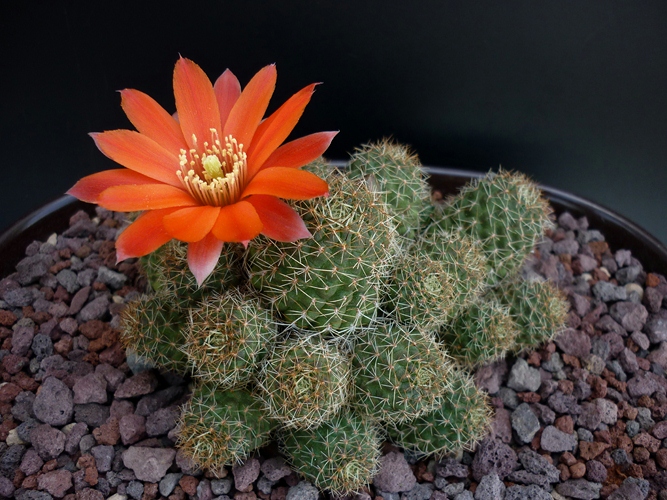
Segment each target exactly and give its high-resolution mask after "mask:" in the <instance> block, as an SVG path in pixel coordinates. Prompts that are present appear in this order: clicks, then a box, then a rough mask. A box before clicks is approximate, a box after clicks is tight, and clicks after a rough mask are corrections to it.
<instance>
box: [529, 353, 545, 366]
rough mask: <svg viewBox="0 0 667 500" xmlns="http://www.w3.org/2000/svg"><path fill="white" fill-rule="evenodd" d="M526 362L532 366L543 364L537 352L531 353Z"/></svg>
mask: <svg viewBox="0 0 667 500" xmlns="http://www.w3.org/2000/svg"><path fill="white" fill-rule="evenodd" d="M526 361H527V362H528V364H529V365H532V366H540V365H541V364H542V358H541V357H540V355H539V353H538V352H537V351H533V352H531V353H530V355H529V356H528V359H526Z"/></svg>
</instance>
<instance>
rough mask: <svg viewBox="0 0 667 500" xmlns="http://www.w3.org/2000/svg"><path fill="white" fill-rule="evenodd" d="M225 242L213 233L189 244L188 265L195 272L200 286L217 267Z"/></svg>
mask: <svg viewBox="0 0 667 500" xmlns="http://www.w3.org/2000/svg"><path fill="white" fill-rule="evenodd" d="M222 245H224V243H223V242H222V241H220V240H218V239H217V238H216V237H215V236H213V235H212V234H211V233H209V234H208V236H206V237H205V238H204V239H202V240H200V241H196V242H194V243H190V244H189V245H188V267H190V271H192V274H194V276H195V279H196V280H197V284H198V285H199V286H201V285H202V283H204V280H206V278H208V277H209V275H210V274H211V273H212V272H213V269H215V266H216V264H217V263H218V259H219V258H220V252H222Z"/></svg>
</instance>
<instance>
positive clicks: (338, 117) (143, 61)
mask: <svg viewBox="0 0 667 500" xmlns="http://www.w3.org/2000/svg"><path fill="white" fill-rule="evenodd" d="M0 4H1V5H0V47H1V48H2V56H1V57H2V59H1V61H2V62H1V65H0V68H1V69H0V91H1V92H0V96H1V98H0V103H1V104H0V152H1V156H0V168H1V169H2V178H1V180H0V230H2V229H4V228H6V227H7V226H9V225H10V224H11V223H12V222H13V221H15V220H17V219H18V218H19V217H21V216H23V215H25V214H26V213H28V212H29V211H32V210H33V209H35V208H37V207H39V206H40V205H42V204H43V203H44V202H46V201H49V200H50V199H52V198H54V197H57V196H59V195H60V194H61V193H63V192H64V191H66V190H67V189H68V188H69V187H71V186H72V185H73V184H74V183H75V182H76V180H77V179H79V178H80V177H82V176H84V175H87V174H90V173H93V172H96V171H99V170H103V169H106V168H112V167H113V165H114V164H113V163H112V162H110V161H109V160H107V159H106V158H105V157H104V156H103V155H102V154H101V153H99V152H98V151H97V149H96V148H95V146H94V144H93V141H92V140H91V139H90V138H89V137H87V135H86V134H87V132H90V131H102V130H109V129H115V128H128V127H129V123H128V122H127V120H126V119H125V117H124V114H123V112H122V111H121V109H120V106H119V103H120V97H119V95H118V94H117V93H116V92H115V91H116V90H118V89H123V88H137V89H139V90H142V91H144V92H146V93H148V94H149V95H151V96H153V97H154V98H155V99H157V101H158V102H160V103H161V104H163V105H164V106H165V107H166V108H167V109H169V110H170V111H171V110H173V96H172V88H171V75H172V70H173V65H174V63H175V61H176V59H177V58H178V55H179V54H182V55H183V56H185V57H188V58H191V59H193V60H194V61H195V62H197V63H198V64H199V65H200V66H201V67H202V68H203V69H204V70H205V71H206V72H207V73H208V75H209V76H210V77H211V78H212V79H214V78H216V77H217V76H218V75H219V74H220V73H221V72H222V71H223V70H224V69H225V68H226V67H229V68H231V69H232V70H233V71H234V72H235V73H236V75H237V76H238V77H239V79H240V80H241V83H242V84H243V85H245V83H246V82H247V81H248V79H249V78H250V77H251V76H252V75H253V74H254V73H255V72H256V71H257V70H258V69H259V68H260V67H262V66H264V65H265V64H268V63H271V62H275V63H277V67H278V75H279V78H278V86H277V90H276V94H275V97H274V100H273V101H272V107H271V108H270V111H271V110H273V109H275V107H277V105H278V104H280V103H282V102H283V101H284V100H285V99H286V98H287V97H289V96H290V95H291V94H292V93H294V92H296V91H297V90H299V89H300V88H302V87H303V86H305V85H307V84H309V83H311V82H314V81H323V82H324V85H322V86H320V87H319V88H318V90H317V93H316V95H315V96H314V98H313V100H312V101H311V104H310V105H309V107H308V108H307V110H306V112H305V114H304V117H303V119H302V121H301V122H300V124H299V126H298V127H297V129H296V131H295V135H304V134H308V133H312V132H316V131H321V130H337V129H340V130H341V133H340V134H339V135H338V137H337V138H336V139H335V140H334V143H333V145H332V147H331V148H330V149H329V152H328V154H327V156H328V157H330V158H341V159H342V158H345V157H346V156H347V154H348V153H349V152H351V151H352V150H353V149H354V147H355V146H357V145H359V144H361V143H363V142H365V141H369V140H373V139H380V138H382V137H383V136H386V135H392V136H393V137H394V138H396V139H397V140H399V141H401V142H405V143H408V144H410V145H412V146H413V148H414V149H415V150H416V151H417V152H418V153H419V156H420V157H421V159H422V161H423V163H425V164H430V165H446V166H456V167H463V168H468V169H473V170H479V171H485V170H488V169H489V168H493V167H497V166H498V165H502V166H503V167H505V168H508V169H516V170H521V171H523V172H526V173H528V174H529V175H531V176H532V177H533V178H534V179H535V180H537V181H539V182H541V183H544V184H548V185H551V186H553V187H557V188H561V189H564V190H568V191H571V192H574V193H575V194H579V195H582V196H584V197H587V198H589V199H592V200H594V201H597V202H599V203H601V204H603V205H605V206H608V207H610V208H612V209H613V210H615V211H617V212H619V213H621V214H623V215H625V216H627V217H628V218H630V219H631V220H633V221H635V222H637V223H639V224H640V225H641V226H643V227H645V228H646V229H648V230H649V231H650V232H651V233H653V234H654V235H655V236H656V237H658V238H659V239H661V240H662V241H663V242H667V216H666V213H665V211H666V209H667V199H666V197H665V190H666V189H667V29H666V27H665V22H666V20H667V2H664V1H662V0H656V1H641V2H637V1H634V0H628V1H613V0H605V1H602V0H601V1H595V2H593V1H587V0H576V1H557V2H554V1H552V0H548V1H536V0H527V1H500V2H499V1H497V0H488V1H457V2H454V1H443V0H434V1H415V0H412V1H405V0H404V1H401V2H392V1H372V2H368V1H361V0H358V1H355V2H352V1H330V2H324V1H317V0H309V1H296V0H282V1H274V2H269V1H247V0H246V1H240V0H239V1H237V0H217V1H210V2H197V1H190V2H188V1H182V2H167V1H156V2H147V1H146V2H140V1H138V0H134V1H124V0H114V1H113V2H110V1H95V2H91V1H61V0H51V1H35V0H21V1H16V0H13V1H2V2H0Z"/></svg>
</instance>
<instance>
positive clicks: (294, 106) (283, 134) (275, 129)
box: [247, 83, 317, 176]
mask: <svg viewBox="0 0 667 500" xmlns="http://www.w3.org/2000/svg"><path fill="white" fill-rule="evenodd" d="M316 85H317V84H316V83H313V84H312V85H308V86H307V87H306V88H304V89H302V90H300V91H299V92H297V93H296V94H294V95H293V96H292V97H290V98H289V99H288V100H287V101H286V102H285V104H283V105H282V106H280V108H278V109H277V110H276V111H275V112H274V113H273V114H272V115H271V116H269V117H268V118H267V119H266V120H264V121H263V122H262V123H260V124H259V126H258V127H257V131H256V132H255V135H254V136H253V138H252V145H251V146H250V148H249V149H248V151H247V153H248V172H249V174H250V176H252V175H254V174H255V172H257V170H259V168H260V167H261V166H262V164H263V163H264V162H265V161H266V159H267V158H268V157H269V156H271V153H273V152H274V151H275V150H276V149H277V148H278V146H280V145H281V144H282V143H283V141H284V140H285V139H287V136H288V135H290V133H291V132H292V130H293V129H294V126H295V125H296V124H297V122H298V121H299V118H301V115H302V114H303V110H304V109H305V108H306V106H307V105H308V102H310V98H311V96H312V95H313V92H315V86H316Z"/></svg>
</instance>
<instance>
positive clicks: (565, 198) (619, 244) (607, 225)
mask: <svg viewBox="0 0 667 500" xmlns="http://www.w3.org/2000/svg"><path fill="white" fill-rule="evenodd" d="M426 171H427V172H428V174H429V175H430V176H431V177H430V182H431V184H432V186H433V188H434V189H437V190H439V191H441V192H442V193H443V194H445V195H446V194H450V193H454V192H456V190H457V189H458V188H460V187H461V186H463V185H464V184H465V183H466V182H468V181H469V180H470V179H474V178H481V177H482V176H483V175H484V174H482V173H479V172H472V171H469V170H460V169H452V168H443V167H426ZM540 188H541V189H542V190H543V192H544V193H545V195H546V196H547V198H548V199H549V201H550V202H551V205H552V206H553V208H554V210H555V211H556V215H558V214H560V213H562V212H564V211H568V212H570V213H571V214H572V215H573V216H575V217H582V216H586V217H587V218H588V221H589V223H590V225H591V227H594V228H596V229H598V230H600V231H601V232H602V233H603V234H604V235H605V238H606V240H607V241H608V242H609V244H610V246H611V247H612V248H627V249H628V250H631V251H632V254H633V255H634V256H635V257H636V258H638V259H639V260H640V261H641V262H642V263H643V265H644V268H645V269H647V270H649V271H652V272H656V273H660V274H663V275H667V247H666V246H665V245H663V244H662V243H661V242H660V241H658V240H657V239H656V238H654V237H653V236H651V235H650V234H649V233H647V232H646V231H645V230H644V229H642V228H641V227H640V226H638V225H637V224H635V223H633V222H631V221H629V220H628V219H626V218H625V217H623V216H622V215H619V214H617V213H615V212H613V211H612V210H609V209H608V208H605V207H603V206H601V205H598V204H597V203H594V202H592V201H589V200H586V199H584V198H581V197H579V196H576V195H574V194H571V193H567V192H565V191H561V190H559V189H555V188H552V187H549V186H540ZM78 210H86V211H88V212H89V213H91V214H92V213H94V210H95V207H94V205H91V204H89V203H83V202H80V201H78V200H77V199H75V198H73V197H71V196H62V197H60V198H58V199H56V200H54V201H52V202H50V203H48V204H46V205H44V206H43V207H41V208H40V209H38V210H36V211H35V212H33V213H31V214H29V215H27V216H26V217H24V218H22V219H21V220H19V221H18V222H16V223H15V224H14V225H13V226H11V227H10V228H9V229H8V230H7V231H5V232H4V233H3V234H2V235H1V236H0V256H2V259H0V276H6V275H8V274H10V273H12V272H13V270H14V266H15V265H16V264H17V263H18V262H19V260H21V258H22V257H23V256H24V251H25V247H26V246H27V245H28V244H30V242H32V241H34V240H45V239H46V238H47V237H48V236H49V235H50V234H52V233H53V232H54V231H57V230H61V229H63V228H65V227H67V222H68V220H69V218H70V217H71V216H72V215H73V214H74V213H76V212H77V211H78Z"/></svg>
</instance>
